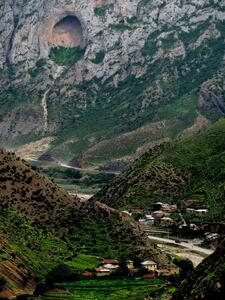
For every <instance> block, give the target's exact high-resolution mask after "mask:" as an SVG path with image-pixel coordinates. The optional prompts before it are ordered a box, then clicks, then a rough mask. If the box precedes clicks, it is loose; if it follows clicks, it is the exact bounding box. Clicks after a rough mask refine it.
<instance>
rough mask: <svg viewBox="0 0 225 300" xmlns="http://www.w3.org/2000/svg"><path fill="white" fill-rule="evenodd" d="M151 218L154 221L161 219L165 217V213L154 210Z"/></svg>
mask: <svg viewBox="0 0 225 300" xmlns="http://www.w3.org/2000/svg"><path fill="white" fill-rule="evenodd" d="M152 216H153V218H155V219H161V218H163V217H165V213H164V212H163V211H162V210H156V211H154V212H153V213H152Z"/></svg>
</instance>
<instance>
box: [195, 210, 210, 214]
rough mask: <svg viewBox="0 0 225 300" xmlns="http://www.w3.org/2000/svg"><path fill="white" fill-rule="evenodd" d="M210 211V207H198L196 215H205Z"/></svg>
mask: <svg viewBox="0 0 225 300" xmlns="http://www.w3.org/2000/svg"><path fill="white" fill-rule="evenodd" d="M208 212H209V211H208V209H196V210H195V215H198V216H204V215H207V214H208Z"/></svg>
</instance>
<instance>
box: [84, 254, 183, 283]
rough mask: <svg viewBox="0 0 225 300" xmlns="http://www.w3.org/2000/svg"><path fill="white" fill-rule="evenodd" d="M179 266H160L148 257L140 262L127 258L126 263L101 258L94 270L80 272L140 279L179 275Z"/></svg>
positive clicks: (92, 276) (86, 276) (90, 276)
mask: <svg viewBox="0 0 225 300" xmlns="http://www.w3.org/2000/svg"><path fill="white" fill-rule="evenodd" d="M179 273H180V268H179V267H176V266H175V265H174V264H171V266H168V267H167V268H160V267H159V266H158V264H157V263H156V262H155V261H153V260H151V259H149V260H144V261H142V262H138V263H137V262H134V261H132V260H127V261H126V263H125V264H124V263H122V262H120V261H119V260H117V259H112V258H107V259H103V260H102V262H101V264H100V265H99V266H98V267H97V268H95V269H94V270H91V271H87V272H84V273H83V274H82V276H83V277H85V278H94V277H97V278H99V277H109V276H110V277H114V278H116V277H121V276H124V275H125V276H126V277H127V276H129V277H135V278H142V279H145V280H146V279H153V278H155V277H159V276H171V275H179Z"/></svg>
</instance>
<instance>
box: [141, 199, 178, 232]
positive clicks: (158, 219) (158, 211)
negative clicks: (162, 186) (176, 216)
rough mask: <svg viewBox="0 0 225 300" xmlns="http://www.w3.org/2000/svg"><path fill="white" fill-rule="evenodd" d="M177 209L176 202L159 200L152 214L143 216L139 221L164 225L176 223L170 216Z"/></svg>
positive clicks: (145, 224)
mask: <svg viewBox="0 0 225 300" xmlns="http://www.w3.org/2000/svg"><path fill="white" fill-rule="evenodd" d="M176 211H177V206H176V205H175V204H168V203H163V202H157V203H155V204H154V208H153V211H152V213H151V214H146V215H145V216H144V217H143V218H141V219H139V220H138V221H139V223H140V224H141V225H144V226H154V225H160V226H163V227H167V226H171V225H174V224H175V221H174V220H173V219H172V218H170V214H171V213H173V212H176Z"/></svg>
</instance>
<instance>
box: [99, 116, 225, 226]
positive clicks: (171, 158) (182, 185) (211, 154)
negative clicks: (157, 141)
mask: <svg viewBox="0 0 225 300" xmlns="http://www.w3.org/2000/svg"><path fill="white" fill-rule="evenodd" d="M224 151H225V119H221V120H220V121H218V122H217V123H216V124H215V125H213V126H211V127H210V128H209V129H207V130H206V131H204V132H202V133H199V134H195V135H193V136H191V137H188V138H185V139H180V140H177V141H175V142H172V143H164V144H163V145H160V146H157V147H155V148H153V149H152V150H150V151H149V152H148V153H146V154H145V155H143V156H142V157H141V158H140V159H139V160H137V161H136V162H135V163H134V165H133V166H131V167H130V168H129V170H128V171H126V172H124V173H122V174H121V176H119V177H117V178H116V179H115V180H114V181H113V183H112V184H111V185H109V186H106V187H105V188H104V189H103V190H102V191H100V192H99V193H98V194H97V195H96V196H95V197H94V200H99V201H101V202H104V203H107V204H108V205H110V206H112V207H115V208H125V207H126V208H129V207H140V208H145V209H148V208H149V209H150V208H151V205H152V204H153V203H155V202H158V201H162V202H168V203H177V204H179V205H180V206H181V208H182V205H183V200H187V199H196V200H199V202H200V203H201V206H203V207H205V208H208V209H209V215H208V216H207V219H208V221H209V220H210V221H222V220H224V213H223V212H224V209H225V201H224V184H225V181H224V178H225V176H224V175H225V167H224V162H225V152H224Z"/></svg>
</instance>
